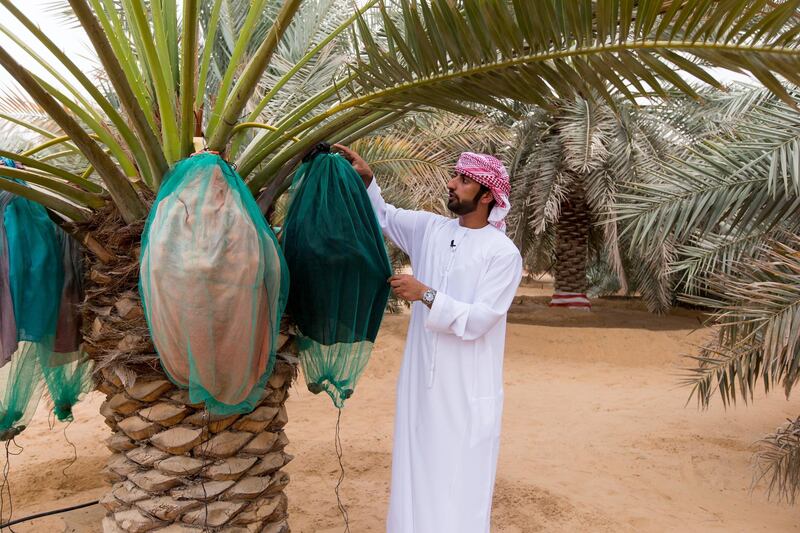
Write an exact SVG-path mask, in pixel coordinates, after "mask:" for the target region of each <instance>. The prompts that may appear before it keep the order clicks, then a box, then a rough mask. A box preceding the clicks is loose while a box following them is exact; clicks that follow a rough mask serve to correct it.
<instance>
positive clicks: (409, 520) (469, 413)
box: [367, 180, 522, 533]
mask: <svg viewBox="0 0 800 533" xmlns="http://www.w3.org/2000/svg"><path fill="white" fill-rule="evenodd" d="M367 192H368V194H369V197H370V200H371V201H372V206H373V208H374V210H375V213H376V215H377V217H378V222H379V223H380V226H381V228H382V229H383V232H384V234H385V235H386V236H387V237H389V239H391V240H392V242H394V243H395V244H396V245H397V246H399V247H400V248H401V249H403V250H404V251H405V252H406V253H407V254H408V255H409V256H410V258H411V267H412V269H413V272H414V277H415V278H417V279H418V280H420V281H421V282H422V283H424V284H425V285H427V286H429V287H432V288H433V289H435V290H436V291H437V294H436V299H435V300H434V303H433V306H432V308H431V309H430V310H428V308H427V307H425V305H424V304H422V303H421V302H414V303H413V304H412V309H411V322H410V324H409V328H408V338H407V341H406V348H405V353H404V355H403V364H402V367H401V370H400V377H399V378H398V382H397V412H396V415H395V416H396V418H395V430H394V451H393V454H392V488H391V499H390V503H389V516H388V518H387V525H386V530H387V532H388V533H484V532H488V531H489V518H490V514H491V504H492V493H493V489H494V480H495V473H496V469H497V456H498V452H499V444H500V418H501V414H502V409H503V350H504V346H505V333H506V313H507V311H508V308H509V307H510V305H511V301H512V299H513V298H514V294H515V293H516V290H517V286H518V285H519V282H520V278H521V275H522V259H521V257H520V254H519V252H518V250H517V248H516V246H514V244H513V243H512V242H511V240H510V239H509V238H508V237H506V236H505V234H504V233H503V232H501V231H499V230H498V229H496V228H495V227H494V226H491V225H489V226H486V227H484V228H481V229H469V228H464V227H462V226H460V225H459V223H458V220H457V219H450V218H446V217H443V216H440V215H435V214H433V213H428V212H424V211H408V210H404V209H398V208H395V207H394V206H392V205H389V204H387V203H386V202H384V200H383V198H382V197H381V194H380V187H379V186H378V185H377V184H376V183H375V181H374V180H373V182H372V183H371V184H370V186H369V188H368V189H367ZM451 242H452V244H454V245H455V246H454V247H453V246H451Z"/></svg>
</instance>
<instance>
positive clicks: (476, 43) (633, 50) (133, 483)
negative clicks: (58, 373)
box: [0, 0, 800, 533]
mask: <svg viewBox="0 0 800 533" xmlns="http://www.w3.org/2000/svg"><path fill="white" fill-rule="evenodd" d="M0 4H1V5H3V6H4V7H5V8H6V9H7V10H8V12H9V14H10V16H12V17H14V18H16V19H17V20H18V21H20V22H21V23H22V24H23V26H24V27H25V28H26V29H27V32H28V33H29V35H26V36H25V37H19V36H18V41H17V44H18V45H19V46H20V47H21V48H22V51H23V54H22V56H20V55H17V57H15V56H14V55H12V54H11V53H10V52H9V51H8V50H7V49H5V48H2V47H0V66H2V67H3V68H5V69H6V70H7V71H8V72H9V73H10V74H11V75H12V76H13V77H14V78H15V79H16V80H17V82H18V83H19V85H20V86H21V88H22V90H23V91H24V92H25V93H26V94H27V96H29V97H30V98H31V99H32V100H33V101H35V102H36V103H37V104H38V105H39V106H40V107H41V109H42V110H43V111H44V112H45V113H46V114H47V115H49V117H50V118H51V119H52V120H53V121H54V122H55V123H56V124H58V127H59V128H60V131H58V132H53V133H54V134H55V137H53V138H52V139H50V140H49V141H48V142H49V143H52V144H50V146H54V145H59V146H62V147H63V150H62V151H63V152H66V153H69V154H80V157H82V158H84V159H85V163H86V167H85V168H84V170H83V171H80V172H74V171H70V170H69V169H67V168H65V167H64V166H62V165H61V164H60V159H59V157H52V158H50V159H48V160H47V161H44V160H42V159H43V158H42V157H37V154H41V153H42V152H39V151H37V149H38V148H40V147H35V148H33V149H32V150H29V153H28V155H24V156H23V155H18V154H10V156H11V157H16V159H17V160H20V161H21V162H22V163H23V164H25V165H26V167H27V170H17V171H15V172H14V173H13V176H12V172H7V174H8V175H9V177H15V178H20V179H23V180H26V181H27V182H29V183H31V184H33V185H36V187H23V186H20V185H19V184H17V183H15V182H12V181H9V180H0V188H2V189H5V190H8V191H10V192H12V193H15V194H19V195H21V196H25V197H28V198H30V199H33V200H35V201H37V202H40V203H41V204H42V205H44V206H45V207H47V208H48V209H50V210H51V211H52V212H54V213H56V214H57V215H58V216H60V217H61V218H62V219H63V221H64V226H65V227H66V228H67V229H68V230H69V231H70V232H71V233H72V234H73V235H75V236H76V237H78V238H79V239H80V240H81V241H82V242H84V243H85V245H86V247H87V250H88V251H89V252H88V255H87V258H88V262H89V266H90V268H89V272H90V273H89V279H88V280H87V301H86V302H85V309H86V316H85V320H84V323H85V324H86V330H85V347H86V350H87V351H88V352H89V354H90V355H91V357H93V358H94V359H95V360H97V367H98V368H99V369H100V372H101V375H102V376H103V380H102V382H101V383H100V384H99V388H100V389H101V390H103V391H104V392H106V393H107V394H108V396H109V399H108V401H107V402H106V403H105V404H104V406H103V414H104V415H105V416H106V419H107V421H108V423H109V425H110V426H111V427H112V429H113V431H114V433H113V436H112V437H111V439H110V440H109V447H110V448H111V449H112V450H114V452H115V453H114V455H113V456H112V460H111V461H110V463H109V475H110V476H111V478H112V479H113V480H114V481H115V483H114V486H113V488H112V491H111V492H110V493H109V495H108V496H107V497H106V498H105V499H104V503H105V505H106V506H107V508H108V515H107V516H106V519H105V522H104V527H105V528H106V529H107V530H109V531H117V530H127V531H145V530H153V529H157V528H161V527H167V526H170V525H171V524H172V526H171V527H173V529H175V528H176V527H179V526H178V525H177V524H182V526H180V527H184V528H192V527H193V528H201V527H202V528H206V529H213V528H222V527H230V528H233V529H231V530H236V528H239V530H248V531H250V530H258V531H269V532H271V533H273V532H279V531H287V530H288V525H287V521H286V498H285V495H284V494H283V492H282V491H283V488H284V487H285V485H286V483H288V477H287V476H286V475H285V473H283V472H282V471H281V468H282V467H283V465H284V464H285V462H286V461H287V460H288V456H287V455H286V454H285V453H284V451H283V449H284V446H285V445H286V443H287V438H286V434H285V433H284V432H283V429H282V428H283V426H284V425H285V423H286V420H287V418H286V412H285V407H284V405H283V401H284V400H285V397H286V388H287V387H288V384H289V382H290V381H291V375H292V369H291V368H290V367H288V366H287V365H279V366H278V367H277V370H276V373H275V375H274V376H273V378H272V379H271V380H270V385H269V388H268V390H267V391H266V393H265V396H264V402H263V404H262V405H261V406H260V407H258V408H257V409H256V410H255V411H254V412H253V413H250V414H248V415H245V416H242V417H232V418H226V419H221V420H215V419H213V418H211V419H209V417H207V416H205V415H204V411H203V410H202V406H198V405H190V404H188V403H187V400H186V398H185V394H183V393H182V391H178V390H176V389H174V387H173V386H172V385H171V384H170V383H169V382H168V381H167V380H165V379H164V376H163V373H162V372H161V370H160V368H159V367H158V364H157V358H156V357H155V356H154V349H153V346H152V342H151V341H150V339H149V336H148V332H147V328H146V325H145V322H144V320H143V318H142V310H141V306H140V302H139V299H138V295H137V291H136V285H137V272H138V266H137V261H138V247H139V241H140V235H141V231H142V220H143V218H144V217H145V215H146V213H147V211H148V207H149V204H150V202H151V201H152V198H153V195H154V192H155V191H157V190H158V187H159V185H160V183H161V181H162V179H163V177H164V175H165V173H166V172H167V170H168V169H169V168H170V167H171V166H172V165H173V164H174V163H175V162H177V161H179V160H181V159H183V158H185V157H187V156H188V155H189V154H190V153H192V152H193V151H194V150H195V146H194V145H195V138H202V140H200V141H197V143H198V144H203V145H204V146H206V147H207V148H208V149H210V150H215V151H218V152H221V153H223V154H224V155H225V156H226V157H227V158H228V159H229V160H231V161H232V162H234V163H235V164H236V165H237V168H238V171H239V173H240V175H241V176H242V178H243V179H244V180H245V182H246V183H247V185H248V187H249V188H250V190H251V191H252V193H253V194H254V195H258V196H259V198H260V203H261V205H262V206H263V207H264V208H265V209H266V208H268V207H269V206H270V205H271V204H272V203H273V202H274V201H275V199H276V198H278V197H279V196H280V195H281V194H282V193H283V192H284V191H285V190H286V189H287V188H288V186H289V184H290V183H291V177H292V172H293V170H294V169H295V167H296V166H297V164H298V163H299V161H300V159H301V158H302V156H303V155H304V154H305V153H306V152H307V151H308V150H309V149H310V148H311V147H313V146H314V145H315V144H317V143H318V142H319V141H321V140H328V141H339V140H342V139H356V138H359V137H363V136H364V135H367V134H368V133H370V132H372V131H375V130H377V129H379V128H381V127H384V126H386V125H388V124H391V123H393V122H395V121H397V120H399V119H401V118H402V117H403V116H404V115H405V114H407V113H408V112H410V111H415V110H419V109H426V108H438V109H443V110H447V111H451V112H456V113H472V112H474V108H475V105H482V106H487V107H493V108H497V109H500V110H503V111H510V110H511V104H512V102H513V101H520V102H525V103H529V104H534V105H539V106H549V105H550V103H551V102H552V101H554V100H555V99H558V98H568V97H573V96H575V95H579V96H582V97H583V98H589V99H592V98H594V96H593V95H595V94H597V95H598V96H597V98H599V99H600V100H605V101H607V102H608V103H609V105H611V104H612V102H613V98H611V96H610V94H609V91H608V90H607V89H606V84H607V83H610V84H611V85H612V86H614V87H615V88H616V89H617V90H618V91H619V92H620V93H621V94H623V95H625V96H626V97H628V98H630V99H633V98H635V97H636V95H637V94H642V93H651V92H656V93H659V94H666V93H667V91H668V90H679V91H682V92H685V93H687V94H690V95H694V94H695V91H694V89H693V88H692V87H691V86H690V85H688V84H687V83H686V82H684V81H683V78H682V77H681V76H680V75H679V74H677V73H676V71H684V72H688V73H691V74H693V75H694V76H696V77H698V78H700V79H701V80H703V81H704V82H706V83H708V84H710V85H712V86H719V83H718V81H717V80H716V79H715V78H714V77H713V76H712V75H711V74H710V73H709V72H708V70H707V67H706V65H717V66H722V67H727V68H733V69H740V70H744V71H747V72H750V73H752V74H753V75H754V76H756V77H757V78H758V79H760V80H761V81H762V82H763V83H764V84H765V85H766V86H767V87H769V88H770V89H771V90H772V91H773V92H774V93H775V94H777V95H779V96H780V97H781V98H783V99H784V100H787V101H788V99H789V96H788V94H787V92H786V91H785V90H784V89H783V86H782V84H781V82H780V80H779V78H777V77H776V76H784V77H786V78H787V79H790V80H792V81H794V82H798V81H800V75H798V72H800V68H798V67H800V48H799V47H798V45H799V44H800V37H798V35H800V31H798V30H800V25H799V24H800V23H798V21H797V20H796V18H795V13H796V9H797V6H798V1H797V0H790V1H787V2H784V3H780V4H777V3H766V2H762V1H758V0H741V1H726V2H721V1H719V2H717V1H711V2H709V1H707V0H682V1H667V0H640V1H638V2H623V1H621V0H601V1H590V0H542V1H538V2H528V1H523V0H519V1H517V0H514V1H506V0H464V1H461V2H452V1H449V0H430V1H416V0H398V1H397V2H394V3H392V5H391V6H390V5H388V4H385V3H384V2H379V1H377V0H369V1H367V2H366V3H364V4H362V6H361V7H358V8H355V7H353V5H354V4H352V3H350V2H323V1H322V0H316V1H306V2H301V1H300V0H282V1H278V0H254V1H252V2H232V1H226V0H184V1H183V2H182V3H181V4H180V5H179V4H178V2H177V1H176V0H150V1H147V2H146V1H145V0H69V8H70V10H71V14H72V16H74V17H75V19H76V20H77V22H78V24H80V26H81V27H82V28H83V29H84V30H85V32H86V34H87V35H88V37H89V40H90V41H91V44H92V46H93V48H94V50H95V52H96V53H97V57H98V60H99V63H100V66H101V67H100V70H101V73H102V76H101V81H99V82H98V81H97V80H94V79H92V78H90V77H89V76H87V74H86V73H84V72H83V71H82V70H81V69H80V68H79V67H78V66H77V65H76V64H75V63H74V62H73V61H72V60H71V58H69V57H68V56H66V55H65V54H64V53H62V52H61V50H60V49H59V48H58V45H57V43H56V42H54V40H53V36H50V35H47V34H45V33H44V32H43V31H41V30H40V29H39V27H38V26H37V25H36V23H35V21H34V20H31V19H30V18H29V17H28V15H26V14H25V13H24V12H23V11H22V10H21V9H20V8H19V7H18V6H16V5H15V4H14V3H13V2H12V1H11V0H0ZM234 5H238V6H239V8H240V9H241V11H235V10H234V9H231V7H232V6H234ZM244 5H247V8H244ZM324 6H328V7H329V9H327V10H325V11H324V12H323V13H318V9H319V8H320V7H324ZM237 12H238V13H246V15H244V18H243V19H242V17H236V16H235V13H237ZM201 16H202V17H207V20H205V21H204V22H203V23H202V24H200V23H199V21H200V19H201ZM226 17H228V18H227V19H226ZM224 21H233V22H234V25H233V26H230V27H233V28H235V33H234V32H230V31H226V29H225V28H226V26H225V24H224V23H223V22H224ZM237 21H239V22H237ZM237 24H240V25H239V26H237ZM220 37H221V38H223V39H227V41H228V42H229V43H233V48H232V50H231V51H230V52H231V53H230V56H229V57H221V56H220V55H219V50H220V47H219V46H218V44H219V38H220ZM30 39H35V40H37V41H38V42H39V43H40V44H41V45H43V46H44V48H45V49H46V50H47V51H48V56H47V57H42V56H40V55H39V54H38V53H37V52H36V51H34V50H33V49H31V48H30V47H29V46H28V44H27V43H28V42H29V41H30ZM293 43H295V44H297V46H293ZM298 43H299V44H298ZM23 57H24V59H23ZM30 61H34V62H37V63H39V64H40V65H41V66H42V67H44V68H45V69H47V70H48V72H49V73H50V75H51V76H52V78H53V79H54V80H55V81H52V79H51V80H50V81H48V79H45V78H44V77H42V76H38V75H36V74H34V73H33V72H32V71H31V70H29V69H27V68H26V67H25V66H23V64H24V63H27V62H30ZM214 65H216V67H214ZM329 67H330V68H329ZM656 75H658V76H656ZM214 76H216V78H215V77H214ZM323 80H324V83H321V82H322V81H323ZM662 80H663V81H662ZM210 86H211V87H212V88H209V87H210ZM104 88H108V89H109V90H110V92H111V94H110V95H109V94H108V93H107V92H105V91H104V90H103V89H104ZM2 155H9V154H6V153H2Z"/></svg>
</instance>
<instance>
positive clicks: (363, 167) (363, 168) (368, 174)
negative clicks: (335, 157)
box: [331, 144, 372, 187]
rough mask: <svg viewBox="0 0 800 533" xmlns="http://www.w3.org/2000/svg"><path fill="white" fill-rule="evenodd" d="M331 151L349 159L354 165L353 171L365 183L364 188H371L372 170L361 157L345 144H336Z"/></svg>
mask: <svg viewBox="0 0 800 533" xmlns="http://www.w3.org/2000/svg"><path fill="white" fill-rule="evenodd" d="M331 149H332V150H333V151H334V152H336V153H339V154H342V157H344V158H345V159H347V160H348V161H349V162H350V164H351V165H353V169H354V170H355V171H356V172H358V175H359V176H361V179H362V180H363V181H364V186H365V187H369V184H370V183H372V169H371V168H369V165H368V164H367V162H366V161H364V159H363V158H362V157H361V156H360V155H358V154H357V153H355V152H354V151H352V150H351V149H350V148H348V147H347V146H345V145H343V144H334V145H333V146H331Z"/></svg>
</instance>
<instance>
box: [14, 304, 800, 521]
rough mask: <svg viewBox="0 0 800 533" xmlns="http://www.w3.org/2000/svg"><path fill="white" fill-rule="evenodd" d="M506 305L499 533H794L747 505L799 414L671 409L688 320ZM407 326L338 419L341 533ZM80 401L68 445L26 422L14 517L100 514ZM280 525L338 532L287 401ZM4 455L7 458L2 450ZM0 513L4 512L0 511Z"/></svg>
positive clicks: (365, 472)
mask: <svg viewBox="0 0 800 533" xmlns="http://www.w3.org/2000/svg"><path fill="white" fill-rule="evenodd" d="M521 294H525V295H527V296H528V297H527V298H526V299H525V301H524V302H523V303H521V304H519V305H516V306H515V308H514V310H513V312H512V314H511V319H512V320H513V322H514V323H513V324H512V325H510V327H509V333H508V348H507V352H506V368H505V375H506V391H505V393H506V409H505V417H504V424H503V443H502V449H501V457H500V466H499V471H498V481H497V488H496V495H495V510H494V527H493V531H495V532H498V533H519V532H530V531H555V532H567V531H570V532H572V531H614V532H617V531H653V532H655V531H682V532H683V531H731V532H733V531H741V532H751V531H753V532H754V531H769V532H778V531H798V530H800V524H799V523H800V520H798V518H800V509H798V508H791V507H788V506H781V505H777V504H773V503H769V502H767V501H766V498H765V497H764V495H763V493H762V491H760V490H757V491H756V492H754V493H753V494H752V495H751V494H750V493H749V492H748V487H749V484H750V479H751V474H752V470H751V468H750V460H751V446H752V443H753V442H755V441H756V440H758V439H759V438H760V437H761V436H763V435H764V434H765V433H767V432H769V431H771V430H772V429H774V427H775V426H776V425H778V424H779V423H780V422H781V421H782V420H783V419H785V418H787V417H790V416H792V417H793V416H796V414H797V413H798V412H800V402H797V401H796V400H792V401H789V402H787V401H786V400H785V399H784V398H783V397H782V396H781V395H780V394H773V395H771V396H770V397H768V398H766V399H764V398H760V399H758V400H757V401H756V403H755V404H754V405H752V406H749V407H745V406H744V405H741V406H739V407H738V408H736V409H733V410H729V411H727V412H726V411H724V410H723V409H722V408H721V406H720V405H719V402H716V404H715V405H714V406H713V407H712V408H711V409H710V410H709V411H707V412H698V411H697V410H696V409H695V407H694V405H693V404H691V405H689V406H686V407H685V403H686V399H687V396H688V390H687V389H685V388H682V387H679V386H678V381H679V370H680V367H681V366H682V365H683V364H685V362H684V361H682V360H681V358H680V355H681V354H682V353H687V352H689V351H691V346H692V344H693V343H699V342H701V341H702V339H703V336H704V335H705V334H706V333H705V332H703V331H694V329H695V328H696V327H697V326H698V320H697V317H696V316H695V315H693V314H692V313H689V312H686V311H680V312H677V313H676V314H674V315H672V316H668V317H661V318H659V317H654V316H652V315H649V314H647V313H645V312H643V311H642V310H641V309H640V308H639V307H638V306H637V304H635V303H631V302H628V301H624V300H612V301H602V302H599V303H598V304H597V305H596V306H595V310H594V311H593V312H592V313H585V312H578V311H566V310H550V309H548V308H547V307H546V306H545V305H544V301H545V299H543V298H541V297H538V295H541V294H544V292H543V291H542V290H539V289H536V288H527V289H523V290H521ZM406 324H407V316H388V317H387V318H386V321H385V324H384V327H383V329H382V331H381V336H380V338H379V340H378V343H377V345H376V348H375V351H374V353H373V359H372V361H371V362H370V365H369V367H368V368H367V371H366V373H365V375H364V376H363V377H362V381H361V382H360V383H359V385H358V387H357V390H356V394H355V396H354V397H353V398H352V399H351V400H350V401H349V403H348V405H347V407H346V409H345V411H344V414H343V417H342V440H343V444H344V462H345V469H346V478H345V481H344V483H343V484H342V488H341V494H342V498H343V500H344V502H345V504H346V505H347V508H348V511H349V515H350V523H351V531H353V533H368V532H369V533H372V532H374V533H377V532H380V531H383V517H384V514H385V512H386V506H387V502H388V486H389V475H390V461H391V433H392V416H393V411H394V398H393V396H394V382H395V378H396V375H397V371H398V368H399V364H400V356H401V353H402V347H403V342H404V335H405V328H406ZM101 400H102V399H101V398H100V396H99V395H93V396H92V397H91V398H90V399H89V401H86V402H84V403H83V404H82V405H80V406H79V408H78V409H77V420H78V421H77V422H75V423H74V424H72V426H71V427H70V428H69V429H68V431H67V435H68V436H69V438H70V439H71V440H72V441H73V442H75V443H76V445H77V447H78V461H77V463H76V464H74V465H73V466H71V467H70V468H69V469H68V470H67V471H66V476H65V475H64V474H62V469H63V468H64V467H65V466H66V465H67V464H68V461H69V459H70V458H71V453H72V450H71V448H69V447H68V446H67V445H66V443H65V441H64V436H63V434H62V429H63V426H62V425H58V426H56V428H55V429H54V430H49V429H48V426H47V422H46V411H45V410H44V409H40V411H39V413H38V414H37V418H36V419H35V420H34V422H33V423H32V427H31V428H30V429H28V430H27V431H26V432H25V433H23V434H22V435H21V436H20V437H19V438H18V439H17V442H19V443H20V444H21V445H22V446H24V447H25V451H24V453H23V454H22V455H19V456H15V457H12V459H11V474H10V481H11V488H12V492H13V496H14V499H13V501H14V516H15V517H18V516H24V515H27V514H30V513H33V512H37V511H41V510H46V509H50V508H54V507H60V506H65V505H69V504H74V503H80V502H83V501H88V500H92V499H96V498H99V497H100V496H101V495H102V493H103V491H104V487H103V481H102V477H101V473H100V472H101V469H102V466H103V462H104V459H105V457H106V456H107V452H106V450H105V448H104V447H103V444H102V441H103V439H104V438H105V437H106V436H107V435H108V434H109V431H108V430H107V428H106V427H105V425H104V424H103V422H102V420H101V419H100V417H99V415H97V414H96V413H97V408H98V406H99V404H100V402H101ZM289 408H290V418H291V421H290V424H289V426H288V427H287V431H288V434H289V437H290V439H291V440H292V443H291V445H290V448H289V451H290V452H291V453H293V454H294V455H295V456H296V459H295V460H294V461H293V462H292V463H291V464H290V466H289V471H290V473H291V475H292V484H291V485H290V486H289V497H290V502H291V507H290V512H291V517H292V518H291V523H292V528H293V531H295V533H311V532H333V531H342V529H343V528H342V520H341V516H340V515H339V512H338V510H337V506H336V497H335V494H334V487H335V485H336V480H337V478H338V472H339V470H338V462H337V460H336V455H335V453H334V448H333V436H334V426H335V422H336V411H335V409H333V407H332V406H331V404H330V401H329V400H328V399H327V397H316V396H313V395H312V394H310V393H308V392H307V391H305V390H304V387H302V386H297V387H295V389H294V390H293V397H292V399H291V400H290V405H289ZM11 451H12V452H13V451H15V448H14V447H13V446H12V447H11ZM4 513H7V506H6V509H5V510H4ZM101 516H102V510H101V509H100V508H99V507H97V506H95V507H91V508H88V509H85V510H81V511H76V512H72V513H68V514H66V515H60V516H58V517H53V518H47V519H41V520H37V521H35V522H33V523H29V524H26V525H21V526H18V527H15V530H16V531H19V532H25V531H54V532H55V531H69V532H72V531H76V532H95V531H99V530H100V529H99V527H98V523H99V519H100V517H101Z"/></svg>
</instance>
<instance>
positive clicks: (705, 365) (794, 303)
mask: <svg viewBox="0 0 800 533" xmlns="http://www.w3.org/2000/svg"><path fill="white" fill-rule="evenodd" d="M786 242H787V243H788V244H784V243H781V242H777V241H770V242H769V243H768V244H767V245H765V246H764V247H763V248H764V249H763V250H762V253H761V254H760V255H759V256H758V258H756V259H750V260H746V261H744V262H743V263H741V264H740V265H739V266H737V267H736V268H734V269H732V271H731V272H730V273H728V274H718V275H715V276H712V277H711V278H710V279H709V280H708V286H707V293H708V294H707V295H705V296H691V297H688V296H687V297H685V300H686V301H688V302H689V303H693V304H697V305H703V306H706V307H709V308H711V309H712V310H713V312H714V314H713V316H712V318H711V323H712V324H714V325H715V326H717V330H718V334H717V338H716V340H715V342H714V343H712V344H710V345H708V346H707V347H706V348H705V349H704V351H703V353H701V355H699V356H697V357H695V359H696V360H697V361H698V366H697V368H696V369H694V370H692V375H691V377H690V378H688V379H687V383H689V384H691V385H692V386H693V394H695V395H696V396H697V400H698V402H699V403H700V405H701V406H706V405H708V403H709V401H710V398H711V396H712V394H713V393H714V392H715V391H719V393H720V396H721V398H722V401H723V403H725V404H726V405H727V404H728V403H731V402H733V401H735V399H736V395H737V392H738V394H739V395H740V396H741V397H743V398H744V399H745V401H746V400H748V399H752V396H753V392H754V390H755V388H756V385H757V383H758V382H759V381H761V382H762V383H763V385H764V388H765V390H767V391H768V390H769V389H770V388H772V387H774V386H777V385H778V384H780V385H781V386H782V387H783V389H784V391H785V393H786V394H787V395H788V394H789V392H790V391H791V390H792V387H793V386H794V385H795V383H797V380H798V378H800V334H798V332H800V237H797V236H787V238H786Z"/></svg>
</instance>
